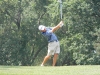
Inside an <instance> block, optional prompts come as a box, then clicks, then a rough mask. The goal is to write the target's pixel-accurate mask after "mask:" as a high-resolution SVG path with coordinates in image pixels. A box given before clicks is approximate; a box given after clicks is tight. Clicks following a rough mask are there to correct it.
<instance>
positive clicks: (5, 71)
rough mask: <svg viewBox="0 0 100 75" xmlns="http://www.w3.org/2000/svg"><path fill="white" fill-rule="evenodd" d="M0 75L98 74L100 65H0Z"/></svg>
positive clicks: (99, 73)
mask: <svg viewBox="0 0 100 75" xmlns="http://www.w3.org/2000/svg"><path fill="white" fill-rule="evenodd" d="M0 75H100V66H99V65H90V66H89V65H88V66H58V67H52V66H51V67H50V66H48V67H47V66H46V67H41V66H0Z"/></svg>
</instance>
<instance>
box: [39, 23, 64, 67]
mask: <svg viewBox="0 0 100 75" xmlns="http://www.w3.org/2000/svg"><path fill="white" fill-rule="evenodd" d="M62 26H63V22H62V21H60V23H59V24H58V25H57V26H55V27H53V28H49V27H45V26H44V25H40V26H39V27H38V29H39V30H40V31H41V33H42V34H43V35H44V36H45V37H47V39H48V53H47V55H46V56H45V57H44V60H43V62H42V64H41V66H44V64H45V63H46V62H47V61H48V59H49V58H50V57H51V56H52V55H53V63H52V66H55V64H56V62H57V58H58V54H59V53H60V44H59V41H58V38H57V36H56V35H55V34H54V32H55V31H56V30H58V29H59V28H61V27H62Z"/></svg>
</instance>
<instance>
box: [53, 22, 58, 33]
mask: <svg viewBox="0 0 100 75" xmlns="http://www.w3.org/2000/svg"><path fill="white" fill-rule="evenodd" d="M59 28H60V23H59V24H58V25H57V26H55V27H54V28H53V29H52V32H55V31H56V30H58V29H59Z"/></svg>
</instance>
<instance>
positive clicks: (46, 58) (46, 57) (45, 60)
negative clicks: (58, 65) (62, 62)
mask: <svg viewBox="0 0 100 75" xmlns="http://www.w3.org/2000/svg"><path fill="white" fill-rule="evenodd" d="M50 57H51V56H49V55H47V56H45V58H44V60H43V62H42V64H41V65H44V64H45V63H46V62H47V61H48V59H49V58H50Z"/></svg>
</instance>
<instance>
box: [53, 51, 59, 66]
mask: <svg viewBox="0 0 100 75" xmlns="http://www.w3.org/2000/svg"><path fill="white" fill-rule="evenodd" d="M57 58H58V53H55V54H54V57H53V64H52V66H55V64H56V62H57Z"/></svg>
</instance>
